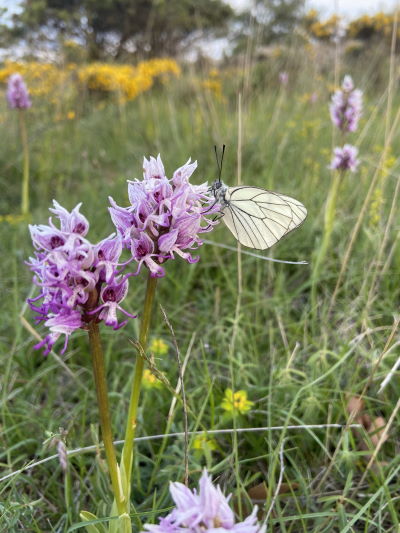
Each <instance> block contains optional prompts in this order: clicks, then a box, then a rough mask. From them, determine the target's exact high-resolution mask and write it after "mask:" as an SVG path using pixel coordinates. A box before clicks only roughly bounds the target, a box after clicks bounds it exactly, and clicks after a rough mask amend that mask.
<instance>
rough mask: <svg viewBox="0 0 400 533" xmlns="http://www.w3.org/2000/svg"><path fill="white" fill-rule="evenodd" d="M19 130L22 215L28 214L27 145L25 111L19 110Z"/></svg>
mask: <svg viewBox="0 0 400 533" xmlns="http://www.w3.org/2000/svg"><path fill="white" fill-rule="evenodd" d="M18 115H19V129H20V133H21V141H22V151H23V156H24V169H23V177H22V199H21V211H22V214H23V215H27V214H28V213H29V145H28V134H27V131H26V123H25V110H24V109H20V110H19V113H18Z"/></svg>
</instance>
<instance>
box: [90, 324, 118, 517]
mask: <svg viewBox="0 0 400 533" xmlns="http://www.w3.org/2000/svg"><path fill="white" fill-rule="evenodd" d="M89 343H90V351H91V354H92V362H93V375H94V381H95V385H96V393H97V403H98V406H99V414H100V427H101V435H102V437H103V442H104V449H105V452H106V459H107V464H108V470H109V472H110V478H111V484H112V488H113V493H114V498H115V502H116V505H117V509H118V514H119V515H122V514H124V513H125V512H126V501H125V499H124V496H123V492H122V486H121V477H120V473H119V469H118V463H117V458H116V455H115V449H114V444H113V435H112V429H111V418H110V408H109V404H108V392H107V382H106V376H105V369H104V356H103V350H102V347H101V340H100V332H99V326H98V324H96V323H95V322H94V321H92V322H89Z"/></svg>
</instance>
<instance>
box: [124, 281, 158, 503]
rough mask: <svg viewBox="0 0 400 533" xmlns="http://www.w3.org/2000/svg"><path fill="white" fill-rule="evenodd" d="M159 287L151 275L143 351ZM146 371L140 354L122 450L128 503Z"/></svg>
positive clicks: (142, 334) (142, 330)
mask: <svg viewBox="0 0 400 533" xmlns="http://www.w3.org/2000/svg"><path fill="white" fill-rule="evenodd" d="M156 286H157V278H152V277H151V275H150V273H149V277H148V278H147V287H146V296H145V300H144V307H143V316H142V320H141V323H140V331H139V343H140V347H141V350H143V352H145V351H146V348H147V339H148V333H149V328H150V321H151V316H152V309H153V301H154V294H155V291H156ZM143 370H144V358H143V357H142V355H141V354H140V353H139V352H138V354H137V357H136V363H135V373H134V376H133V383H132V390H131V398H130V402H129V412H128V418H127V424H126V431H125V443H124V447H123V449H122V459H121V476H122V483H123V490H124V494H125V498H126V499H127V501H129V499H130V490H131V478H132V465H133V443H134V439H135V433H136V426H137V410H138V405H139V396H140V386H141V384H142V377H143Z"/></svg>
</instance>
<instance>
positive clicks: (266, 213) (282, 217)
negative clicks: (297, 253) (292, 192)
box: [222, 186, 307, 250]
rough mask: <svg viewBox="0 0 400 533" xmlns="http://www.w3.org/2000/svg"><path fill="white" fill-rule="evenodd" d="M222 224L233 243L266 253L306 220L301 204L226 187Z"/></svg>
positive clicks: (262, 192)
mask: <svg viewBox="0 0 400 533" xmlns="http://www.w3.org/2000/svg"><path fill="white" fill-rule="evenodd" d="M225 201H226V205H225V206H224V207H223V209H222V212H223V214H224V216H223V218H222V220H223V221H224V222H225V224H226V225H227V226H228V228H229V229H230V230H231V232H232V233H233V235H234V236H235V237H236V239H237V240H238V241H239V242H240V243H241V244H243V246H247V247H249V248H256V249H258V250H266V249H267V248H270V247H271V246H273V245H274V244H275V243H276V242H278V241H279V240H280V239H282V237H284V236H285V235H287V234H288V233H289V232H290V231H292V230H294V229H295V228H297V227H298V226H299V225H300V224H301V223H302V222H303V221H304V219H305V218H306V216H307V209H306V208H305V207H304V205H303V204H302V203H300V202H299V201H297V200H295V199H294V198H291V197H290V196H285V195H284V194H279V193H275V192H271V191H266V190H265V189H261V188H259V187H247V186H242V187H229V188H228V190H227V192H226V194H225Z"/></svg>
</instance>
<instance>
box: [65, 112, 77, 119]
mask: <svg viewBox="0 0 400 533" xmlns="http://www.w3.org/2000/svg"><path fill="white" fill-rule="evenodd" d="M75 116H76V115H75V111H68V113H67V119H68V120H73V119H74V118H75Z"/></svg>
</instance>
